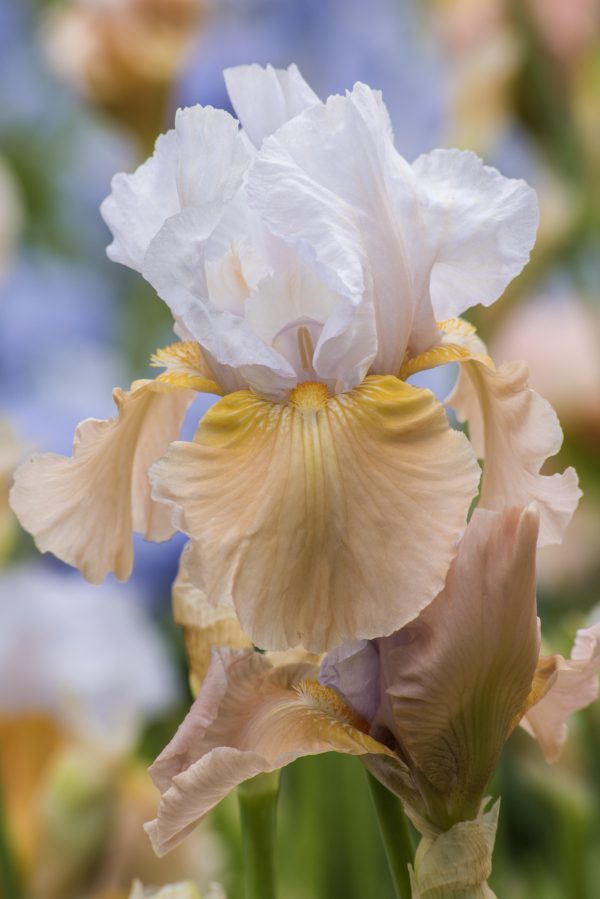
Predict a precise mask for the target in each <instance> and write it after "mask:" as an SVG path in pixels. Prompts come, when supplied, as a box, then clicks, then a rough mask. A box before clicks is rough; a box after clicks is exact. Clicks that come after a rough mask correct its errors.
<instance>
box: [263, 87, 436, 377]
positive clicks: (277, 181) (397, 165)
mask: <svg viewBox="0 0 600 899" xmlns="http://www.w3.org/2000/svg"><path fill="white" fill-rule="evenodd" d="M248 195H249V198H250V202H251V204H252V205H253V206H254V208H256V210H257V211H258V212H259V214H260V216H261V218H262V219H263V220H264V221H265V222H266V224H267V225H268V226H269V227H270V228H271V230H272V231H273V232H274V233H276V234H277V235H279V236H280V237H282V238H283V239H284V240H286V241H287V242H288V243H290V244H291V245H292V246H294V247H295V248H296V249H297V251H298V252H299V253H301V254H303V256H304V257H305V258H308V259H311V260H315V261H316V262H317V263H318V264H319V265H320V266H321V267H322V269H323V277H324V278H328V279H329V280H330V282H331V284H332V286H333V287H334V289H336V290H338V291H339V292H340V293H342V295H345V296H348V298H349V300H350V301H351V302H352V304H353V305H354V306H360V305H361V304H362V303H364V304H365V305H366V306H367V307H368V308H372V309H373V312H374V314H375V316H376V320H377V351H376V354H375V356H374V360H373V369H372V370H373V371H374V372H375V373H390V374H396V373H397V372H398V371H399V370H400V365H401V362H402V359H403V357H404V354H405V351H406V349H407V347H408V344H409V342H410V341H412V342H413V343H414V349H415V351H416V352H418V351H420V350H421V349H424V348H425V347H426V346H427V345H429V344H430V343H431V342H433V340H434V339H435V327H434V323H433V314H432V310H431V305H430V302H429V295H428V284H429V271H430V267H431V263H432V261H433V260H432V258H430V257H429V256H428V252H427V242H426V239H425V235H424V233H423V231H422V221H421V216H420V212H419V204H418V199H417V186H416V179H415V176H414V173H413V170H412V169H411V167H410V166H409V165H408V163H407V162H406V161H405V160H404V159H403V158H402V157H401V156H400V155H399V154H398V153H397V152H396V150H395V149H394V146H393V142H392V134H391V128H390V123H389V118H388V115H387V111H386V109H385V106H384V105H383V102H382V100H381V96H380V95H379V94H378V93H377V92H375V91H372V90H371V89H370V88H368V87H366V86H365V85H363V84H357V85H356V86H355V88H354V90H353V91H352V93H350V94H348V95H347V96H345V97H339V96H336V97H330V98H329V100H328V101H327V103H326V104H324V105H323V104H321V105H318V106H313V107H311V108H310V109H308V110H306V111H305V112H303V113H302V114H301V115H299V116H296V118H294V119H292V120H291V121H290V122H288V123H287V124H286V125H284V126H283V127H282V128H280V129H279V131H278V132H276V134H274V135H272V136H271V137H270V138H268V139H267V140H266V141H265V142H264V144H263V146H262V148H261V150H260V152H259V154H258V157H257V159H256V161H255V163H254V165H253V167H252V169H251V171H250V174H249V180H248ZM292 209H293V214H290V210H292ZM365 325H366V322H365V323H363V327H364V326H365ZM346 328H347V323H346V322H345V321H344V322H336V323H333V322H332V323H331V335H330V339H331V340H332V341H338V340H340V338H341V337H342V335H344V334H345V332H346ZM324 350H325V344H324V345H323V351H324Z"/></svg>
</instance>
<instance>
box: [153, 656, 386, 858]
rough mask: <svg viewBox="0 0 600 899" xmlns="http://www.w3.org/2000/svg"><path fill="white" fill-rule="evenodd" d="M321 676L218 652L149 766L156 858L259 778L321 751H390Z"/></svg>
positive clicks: (310, 669)
mask: <svg viewBox="0 0 600 899" xmlns="http://www.w3.org/2000/svg"><path fill="white" fill-rule="evenodd" d="M317 671H318V669H317V668H316V667H315V666H313V665H308V664H298V665H283V666H280V667H273V665H272V664H271V663H270V662H269V660H268V659H266V658H265V657H264V656H262V655H260V654H259V653H256V652H253V651H252V650H242V651H240V652H234V651H232V650H221V651H215V653H214V655H213V661H212V663H211V667H210V669H209V672H208V675H207V678H206V681H205V684H204V686H203V688H202V690H201V692H200V695H199V696H198V699H197V700H196V702H195V703H194V705H193V706H192V708H191V710H190V713H189V715H188V716H187V718H186V719H185V721H184V722H183V724H182V725H181V727H180V728H179V730H178V731H177V733H176V734H175V737H174V738H173V740H172V741H171V743H170V744H169V745H168V746H167V748H166V749H165V750H164V752H163V753H162V754H161V755H160V756H159V758H158V759H157V760H156V762H155V763H154V765H153V766H152V767H151V769H150V773H151V775H152V777H153V780H154V782H155V783H156V785H157V786H158V788H159V789H160V791H161V794H162V796H161V801H160V806H159V809H158V815H157V817H156V819H155V820H154V821H152V822H150V824H148V825H146V829H147V830H148V833H149V834H150V838H151V840H152V843H153V845H154V848H155V851H156V852H157V853H158V854H159V855H164V854H165V853H166V852H168V851H169V850H170V849H172V848H174V847H175V846H176V845H177V844H178V843H179V842H180V841H181V840H182V839H183V838H184V837H185V836H186V834H187V833H189V832H190V831H191V830H192V829H193V828H194V827H195V826H196V824H197V823H198V822H199V821H200V820H201V819H202V818H203V817H204V815H206V814H207V812H209V811H210V809H211V808H213V807H214V806H215V805H217V803H218V802H220V800H221V799H223V798H224V797H225V796H226V795H227V793H229V792H230V791H231V790H232V789H233V788H234V787H235V786H237V785H238V784H239V783H241V782H242V781H244V780H247V779H248V778H250V777H254V776H255V775H256V774H259V773H262V772H267V771H275V770H277V769H278V768H281V767H283V766H284V765H287V764H289V763H290V762H292V761H294V760H295V759H297V758H299V757H300V756H303V755H316V754H319V753H322V752H331V751H337V752H343V753H346V754H350V755H358V756H361V755H365V754H367V753H371V754H378V753H384V754H389V750H388V749H386V747H385V746H382V745H381V744H380V743H378V742H377V741H376V740H373V738H372V737H369V736H368V735H367V734H366V733H364V732H363V731H362V730H360V729H359V728H358V727H357V724H359V723H360V722H359V721H358V719H357V718H356V716H354V714H353V713H352V711H351V710H350V709H349V708H348V707H347V706H345V705H344V703H343V702H342V701H341V699H340V698H339V697H338V696H337V694H336V693H335V692H334V691H333V690H330V689H328V688H327V687H323V686H321V685H320V684H319V683H318V682H317V681H316V679H315V678H316V674H317Z"/></svg>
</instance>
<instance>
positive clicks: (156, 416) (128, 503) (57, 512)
mask: <svg viewBox="0 0 600 899" xmlns="http://www.w3.org/2000/svg"><path fill="white" fill-rule="evenodd" d="M113 397H114V401H115V404H116V406H117V409H118V416H117V417H116V418H112V419H109V420H106V421H97V420H95V419H88V420H87V421H84V422H82V423H81V424H80V425H79V427H78V428H77V431H76V432H75V440H74V443H73V455H72V456H71V457H70V458H68V457H66V456H58V455H56V454H54V453H46V454H37V455H34V456H31V457H30V459H28V460H27V461H26V462H25V463H24V464H23V465H22V466H21V467H20V468H19V469H18V470H17V472H16V474H15V483H14V486H13V488H12V491H11V504H12V507H13V509H14V511H15V512H16V514H17V516H18V518H19V520H20V522H21V524H22V525H23V527H24V528H25V529H26V530H28V531H29V532H30V533H31V534H32V535H33V537H34V539H35V542H36V545H37V547H38V549H39V550H40V552H48V551H50V552H52V553H54V555H56V556H58V558H60V559H62V560H63V561H64V562H68V563H69V564H70V565H74V566H75V567H77V568H79V569H80V571H81V573H82V574H83V575H84V577H86V578H87V579H88V580H89V581H92V582H93V583H100V582H101V581H102V580H103V578H104V577H105V575H106V574H108V572H109V571H113V572H114V573H115V575H116V576H117V577H118V578H119V579H120V580H126V579H127V578H128V577H129V575H130V574H131V568H132V564H133V547H132V540H131V536H132V532H133V531H139V532H140V533H143V534H144V536H145V537H146V539H148V540H165V539H167V537H169V536H170V535H171V534H172V532H173V529H172V527H171V524H170V521H169V515H168V510H167V509H165V508H164V506H161V505H160V504H159V503H155V502H154V501H153V500H152V499H151V497H150V483H149V481H148V469H149V467H150V465H151V464H152V463H153V462H155V461H156V460H157V459H158V458H160V456H161V455H162V454H163V453H164V452H165V449H166V448H167V446H168V445H169V443H170V442H171V441H172V440H174V439H175V438H176V437H177V436H178V435H179V429H180V427H181V422H182V420H183V416H184V414H185V411H186V409H187V407H188V406H189V404H190V403H191V401H192V399H193V397H194V393H193V391H190V390H181V389H177V388H175V387H172V386H171V385H169V384H164V383H161V382H159V381H136V382H134V384H132V387H131V390H130V391H128V392H124V391H122V390H121V389H119V388H117V389H116V390H115V391H114V394H113Z"/></svg>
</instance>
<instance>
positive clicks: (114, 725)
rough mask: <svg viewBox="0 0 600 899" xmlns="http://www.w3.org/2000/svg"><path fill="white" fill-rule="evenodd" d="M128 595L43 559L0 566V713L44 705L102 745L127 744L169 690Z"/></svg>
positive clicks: (166, 666) (168, 698) (164, 667)
mask: <svg viewBox="0 0 600 899" xmlns="http://www.w3.org/2000/svg"><path fill="white" fill-rule="evenodd" d="M127 592H129V591H127ZM132 594H133V591H131V592H130V595H126V594H123V591H122V590H118V589H117V588H115V587H113V586H112V585H110V584H107V585H104V586H103V587H101V588H100V589H98V590H96V589H93V588H91V587H89V586H88V585H87V584H85V583H84V582H82V581H80V580H79V579H78V578H75V577H73V576H72V575H70V574H68V573H63V572H56V571H53V570H52V569H49V568H46V567H44V566H42V565H35V566H34V565H29V566H22V567H18V568H11V569H9V570H6V571H4V572H2V573H1V574H0V713H2V714H5V715H6V714H13V715H14V714H24V713H28V712H30V713H31V712H34V713H36V712H46V713H50V714H51V715H52V716H53V717H55V718H56V719H58V721H59V722H60V723H63V724H66V725H68V726H73V727H74V728H75V729H77V730H78V731H80V733H81V735H82V736H83V737H88V738H91V740H92V741H98V742H99V744H100V745H101V746H102V745H104V746H105V747H106V749H107V750H109V751H118V752H121V751H123V750H124V749H127V748H129V746H130V745H131V743H132V741H133V740H134V739H135V737H136V736H137V733H138V729H139V727H140V725H141V724H142V723H143V722H144V721H145V720H146V719H147V718H150V717H152V716H155V715H159V714H160V713H161V712H164V711H165V710H166V709H167V708H168V707H169V706H170V705H171V704H172V703H174V701H175V699H176V697H177V680H176V675H175V673H174V670H173V668H172V666H171V664H170V661H169V657H168V654H167V651H166V648H165V646H164V645H163V642H162V640H161V637H160V635H159V633H158V630H157V629H156V627H155V626H154V625H153V623H152V621H151V620H150V618H149V616H148V614H147V613H146V612H145V611H144V609H143V607H142V605H141V603H139V602H136V600H135V597H134V596H133V595H132Z"/></svg>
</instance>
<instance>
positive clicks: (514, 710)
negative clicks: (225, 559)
mask: <svg viewBox="0 0 600 899" xmlns="http://www.w3.org/2000/svg"><path fill="white" fill-rule="evenodd" d="M538 529H539V515H538V513H537V511H536V510H535V509H534V508H533V506H529V507H528V508H526V509H519V508H513V509H508V510H506V511H505V512H503V513H499V512H489V511H486V510H476V511H475V513H474V514H473V517H472V519H471V521H470V523H469V525H468V527H467V529H466V531H465V535H464V537H463V539H462V540H461V542H460V545H459V549H458V553H457V556H456V558H455V559H454V560H453V562H452V564H451V566H450V570H449V572H448V576H447V578H446V583H445V585H444V588H443V590H442V591H441V592H440V593H439V594H438V596H437V597H436V598H435V599H434V601H433V602H432V603H431V604H430V605H429V606H428V607H427V608H426V609H425V610H424V611H423V612H421V614H420V615H419V616H418V618H416V619H415V620H414V621H413V622H411V623H410V624H409V625H407V626H406V627H404V628H402V629H401V630H399V631H398V632H396V633H395V634H393V635H391V636H389V637H386V638H382V639H378V640H373V641H367V640H363V641H352V642H351V643H349V644H345V645H342V646H341V647H338V648H337V649H336V650H334V651H333V652H332V653H330V654H328V655H326V656H325V657H324V658H323V659H322V660H321V661H320V665H319V660H318V659H317V660H314V659H311V658H309V657H304V658H303V659H302V658H295V659H292V658H289V657H286V654H269V653H267V654H266V656H265V655H262V654H258V653H256V652H254V651H253V650H252V649H247V650H232V649H218V650H214V651H213V659H212V662H211V666H210V668H209V670H208V673H207V675H206V679H205V681H204V684H203V686H202V689H201V691H200V694H199V696H198V698H197V699H196V701H195V703H194V705H193V706H192V708H191V710H190V712H189V714H188V716H187V718H186V719H185V721H184V722H183V724H182V725H181V727H180V729H179V731H178V732H177V734H176V735H175V737H174V739H173V740H172V742H171V743H170V744H169V746H167V748H166V749H165V750H164V752H163V753H162V754H161V756H159V758H158V759H157V761H156V762H155V763H154V765H153V766H152V768H151V769H150V772H151V775H152V777H153V779H154V781H155V783H156V785H157V786H158V788H159V789H160V791H161V794H162V797H161V802H160V806H159V811H158V816H157V818H156V820H155V821H153V822H151V823H150V824H149V825H147V829H148V832H149V834H150V837H151V839H152V842H153V845H154V847H155V849H156V851H157V852H158V853H159V854H164V853H166V852H168V851H170V849H172V848H173V847H174V846H176V845H177V844H178V843H179V842H180V841H181V840H182V839H184V837H185V836H186V834H187V833H189V832H190V831H191V830H192V829H193V828H194V827H195V826H196V824H197V823H198V821H199V820H201V818H202V817H203V816H204V815H205V814H207V813H208V812H209V811H210V809H212V808H213V807H214V806H215V805H216V804H217V803H218V802H219V801H220V800H221V799H222V798H223V797H224V796H225V795H226V794H227V793H228V792H229V791H230V790H232V789H233V788H234V786H236V785H237V784H239V783H241V782H242V781H244V780H246V779H247V778H250V777H253V776H255V775H256V774H259V773H262V772H267V771H273V770H274V769H277V768H279V767H282V766H283V765H286V764H288V763H290V762H291V761H293V760H294V759H296V758H298V757H300V756H303V755H313V754H318V753H322V752H330V751H337V752H342V753H346V754H351V755H356V756H358V757H360V758H361V760H362V761H363V762H364V763H365V765H366V766H367V768H368V769H369V770H370V771H371V772H372V773H373V774H374V775H375V776H376V777H377V778H378V779H380V780H381V782H382V783H383V784H385V785H386V786H387V787H388V788H389V789H390V790H392V791H393V792H395V793H396V794H398V795H399V796H400V797H401V799H402V801H403V803H404V805H405V808H406V810H407V812H408V814H409V815H410V817H411V818H412V820H413V822H414V824H415V825H416V827H417V829H418V830H419V831H420V833H421V834H422V836H423V840H422V842H421V845H420V847H419V849H418V851H417V855H416V859H415V869H414V872H413V880H414V888H413V889H414V895H415V896H418V895H421V891H422V892H423V893H425V894H427V893H426V889H432V890H433V888H434V887H437V888H438V889H440V890H441V889H442V888H444V889H446V890H447V892H440V893H439V895H459V894H460V895H463V893H460V889H462V890H466V888H467V886H470V887H471V888H475V887H476V886H478V887H479V888H480V889H481V890H484V886H485V881H486V880H487V877H488V876H489V873H490V870H491V851H492V848H493V843H494V835H495V826H496V818H497V806H496V807H495V808H494V809H492V810H490V811H485V804H486V803H485V792H486V789H487V785H488V782H489V780H490V778H491V776H492V774H493V772H494V770H495V768H496V766H497V763H498V759H499V756H500V752H501V749H502V746H503V744H504V742H505V741H506V739H507V738H508V736H509V735H510V734H511V732H512V731H513V730H514V728H515V727H516V726H517V725H518V724H519V723H521V724H522V725H524V726H525V727H526V729H527V730H528V731H529V732H530V733H532V734H534V735H535V736H536V737H537V738H538V740H539V742H540V745H541V747H542V749H543V751H544V753H545V755H546V757H547V758H548V759H550V760H552V759H554V758H556V757H557V755H558V753H559V751H560V748H561V745H562V743H563V742H564V739H565V736H566V719H567V717H568V715H569V714H570V713H571V712H573V711H575V710H576V709H578V708H582V707H583V706H585V705H587V704H588V703H589V702H591V701H592V700H593V698H594V697H595V695H596V694H597V672H598V670H599V668H600V626H599V625H595V626H593V627H591V628H588V629H586V630H583V631H580V632H579V634H578V637H577V641H576V645H575V650H574V652H573V657H572V658H571V659H570V660H565V659H563V658H562V657H561V656H550V657H543V656H540V634H539V621H538V619H537V616H536V601H535V556H536V544H537V538H538ZM182 589H183V587H182ZM188 589H189V590H193V589H194V588H193V587H188ZM193 663H194V662H193V659H192V665H193ZM449 860H451V861H452V864H449ZM453 878H454V879H453ZM485 889H488V890H489V888H487V887H486V888H485ZM453 890H454V891H456V892H453ZM432 895H438V893H433V892H432ZM473 895H482V896H484V895H486V896H492V895H493V894H492V893H491V892H489V891H488V892H485V891H483V892H476V893H475V892H474V893H473Z"/></svg>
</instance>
